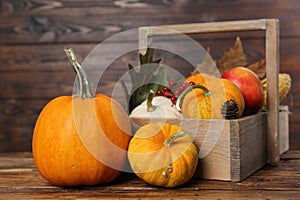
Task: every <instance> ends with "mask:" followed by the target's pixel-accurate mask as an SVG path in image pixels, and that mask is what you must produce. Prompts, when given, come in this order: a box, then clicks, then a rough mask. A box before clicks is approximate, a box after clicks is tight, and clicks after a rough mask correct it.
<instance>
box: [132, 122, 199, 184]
mask: <svg viewBox="0 0 300 200" xmlns="http://www.w3.org/2000/svg"><path fill="white" fill-rule="evenodd" d="M128 159H129V162H130V165H131V167H132V170H133V171H134V172H135V173H136V174H137V176H138V177H140V178H141V179H143V180H144V181H145V182H147V183H149V184H152V185H156V186H163V187H176V186H179V185H181V184H184V183H186V182H187V181H189V180H190V179H191V178H192V177H193V175H194V173H195V171H196V167H197V163H198V151H197V147H196V146H195V145H194V143H193V139H192V138H191V137H190V136H189V135H188V134H187V133H185V132H184V130H182V129H181V128H180V126H178V125H172V124H168V123H150V124H147V125H144V126H142V127H141V128H140V129H139V130H138V131H137V132H136V133H135V135H134V137H133V138H132V139H131V141H130V144H129V147H128Z"/></svg>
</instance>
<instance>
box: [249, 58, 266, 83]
mask: <svg viewBox="0 0 300 200" xmlns="http://www.w3.org/2000/svg"><path fill="white" fill-rule="evenodd" d="M247 67H248V68H249V69H251V70H252V71H253V72H254V73H256V74H257V76H258V77H259V78H260V79H263V78H264V77H265V76H266V60H265V59H261V60H259V61H257V62H255V63H253V64H251V65H249V66H247Z"/></svg>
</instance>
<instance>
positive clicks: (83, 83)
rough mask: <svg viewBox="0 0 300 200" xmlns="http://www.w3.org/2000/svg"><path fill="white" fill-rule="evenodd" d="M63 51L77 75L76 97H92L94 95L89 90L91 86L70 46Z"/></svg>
mask: <svg viewBox="0 0 300 200" xmlns="http://www.w3.org/2000/svg"><path fill="white" fill-rule="evenodd" d="M65 53H66V55H67V57H68V59H69V62H70V64H71V66H72V68H73V69H74V71H75V73H76V75H77V82H78V87H79V88H78V89H77V91H76V97H80V98H82V99H85V98H93V97H94V95H93V94H92V92H91V87H90V84H89V81H88V79H87V76H86V74H85V72H84V70H83V69H82V67H81V64H80V63H79V61H78V59H77V56H76V55H75V53H74V52H73V50H72V49H71V48H69V49H65Z"/></svg>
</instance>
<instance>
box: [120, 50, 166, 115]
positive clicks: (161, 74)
mask: <svg viewBox="0 0 300 200" xmlns="http://www.w3.org/2000/svg"><path fill="white" fill-rule="evenodd" d="M153 56H154V49H153V48H147V51H146V53H145V54H144V55H143V54H139V61H140V66H139V70H136V69H135V68H134V67H133V66H132V65H131V64H128V69H129V75H130V78H131V81H132V89H131V93H130V94H129V95H126V96H127V102H128V112H129V113H130V112H131V111H132V110H133V109H134V108H135V107H136V106H138V105H139V104H141V103H142V102H143V101H145V100H146V99H147V97H148V94H149V90H153V91H154V92H155V93H156V91H157V90H159V89H162V88H163V86H164V85H166V72H165V69H164V68H163V67H160V64H159V63H160V61H161V59H157V60H154V59H153ZM123 88H124V87H123ZM124 90H125V93H126V92H127V93H128V89H127V88H124Z"/></svg>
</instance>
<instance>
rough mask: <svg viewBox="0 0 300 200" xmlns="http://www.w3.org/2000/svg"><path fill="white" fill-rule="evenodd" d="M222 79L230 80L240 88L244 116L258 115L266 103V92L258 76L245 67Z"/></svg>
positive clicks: (234, 69)
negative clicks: (243, 101)
mask: <svg viewBox="0 0 300 200" xmlns="http://www.w3.org/2000/svg"><path fill="white" fill-rule="evenodd" d="M222 78H225V79H228V80H230V81H231V82H233V83H234V84H236V85H237V86H238V88H239V89H240V91H241V93H242V95H243V97H244V100H245V110H244V115H250V114H254V113H257V112H258V111H259V110H260V109H261V108H262V106H263V103H264V91H263V87H262V84H261V82H260V80H259V78H258V76H257V75H256V74H255V73H254V72H253V71H252V70H250V69H248V68H245V67H234V68H232V69H229V70H228V71H226V72H225V73H224V74H223V75H222Z"/></svg>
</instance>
